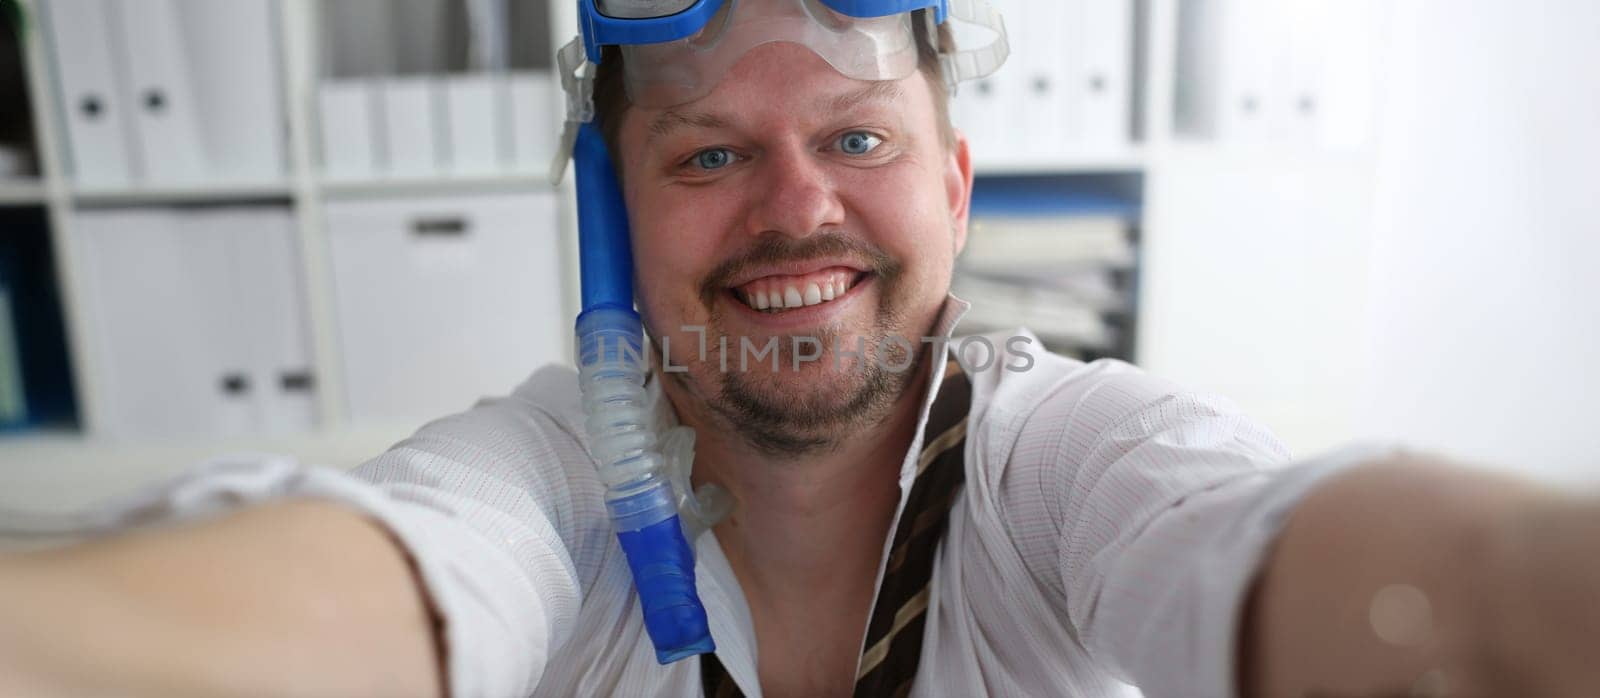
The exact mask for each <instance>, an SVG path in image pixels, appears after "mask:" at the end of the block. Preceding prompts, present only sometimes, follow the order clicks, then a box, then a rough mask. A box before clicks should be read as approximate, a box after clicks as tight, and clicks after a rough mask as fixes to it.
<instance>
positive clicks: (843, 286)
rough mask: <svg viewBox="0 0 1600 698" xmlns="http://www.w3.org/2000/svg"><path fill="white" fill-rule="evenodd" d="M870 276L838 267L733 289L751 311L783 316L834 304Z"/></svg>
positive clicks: (757, 282)
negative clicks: (808, 307)
mask: <svg viewBox="0 0 1600 698" xmlns="http://www.w3.org/2000/svg"><path fill="white" fill-rule="evenodd" d="M867 273H868V272H864V271H857V270H855V269H849V268H844V267H834V268H830V269H823V270H822V271H817V272H812V273H810V274H801V275H798V276H787V275H785V276H768V277H764V278H760V279H756V280H755V281H751V282H750V283H747V284H744V285H742V286H738V287H736V288H732V289H729V290H730V291H731V292H732V293H733V297H734V298H737V299H738V300H739V302H741V303H744V304H745V306H746V307H748V308H750V309H751V310H756V311H760V312H765V313H782V312H785V311H788V310H793V309H795V308H804V307H807V306H812V305H823V304H825V303H831V302H833V301H834V300H836V299H838V298H840V297H842V296H844V295H845V294H846V293H849V292H850V289H852V288H854V287H855V286H856V284H859V283H861V281H862V280H863V279H865V278H866V276H867Z"/></svg>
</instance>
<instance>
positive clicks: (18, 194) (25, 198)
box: [0, 179, 46, 206]
mask: <svg viewBox="0 0 1600 698" xmlns="http://www.w3.org/2000/svg"><path fill="white" fill-rule="evenodd" d="M45 199H46V194H45V190H44V185H43V184H41V183H39V182H38V181H36V180H29V179H15V180H13V179H0V206H28V205H33V204H42V203H44V202H45Z"/></svg>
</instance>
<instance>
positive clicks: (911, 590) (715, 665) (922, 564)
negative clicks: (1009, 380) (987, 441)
mask: <svg viewBox="0 0 1600 698" xmlns="http://www.w3.org/2000/svg"><path fill="white" fill-rule="evenodd" d="M971 404H972V383H971V382H970V381H968V380H967V376H966V374H965V373H963V372H962V371H961V368H960V365H959V364H958V363H956V362H955V361H950V362H949V363H947V364H946V366H945V377H944V383H943V385H942V386H941V387H940V388H939V395H938V397H937V398H935V399H934V401H933V407H932V408H931V409H930V410H929V412H928V424H927V427H926V428H925V429H924V430H923V435H924V442H923V447H922V452H921V453H920V454H918V456H917V477H916V480H915V481H914V482H913V483H912V485H911V495H910V496H909V497H907V498H906V506H905V511H903V512H901V514H900V520H899V522H898V523H897V524H896V525H895V529H894V545H893V546H892V547H891V548H890V552H889V562H888V565H887V566H886V567H885V568H884V572H883V583H882V585H880V586H879V587H878V601H877V603H876V604H874V605H873V608H872V618H871V619H870V620H869V621H868V622H867V643H866V648H865V650H864V651H862V653H861V664H860V669H859V670H858V671H857V672H856V690H855V696H856V698H876V697H878V696H885V697H891V696H892V697H895V698H898V697H899V696H904V695H907V694H908V693H910V692H911V682H912V680H913V679H915V678H916V675H917V661H918V659H920V658H921V656H922V632H923V624H924V621H925V619H926V618H927V615H928V602H929V600H930V599H929V598H928V593H929V591H928V583H929V582H930V581H931V580H932V579H933V558H934V553H935V552H937V551H938V548H939V541H940V540H941V539H943V538H944V531H945V527H946V525H947V524H948V523H949V520H950V505H951V504H953V503H954V502H955V498H956V495H957V494H958V493H959V492H960V491H961V485H962V483H963V482H965V480H966V471H965V466H964V463H963V460H964V458H963V452H964V451H965V447H966V443H967V412H968V410H969V409H970V407H971ZM700 679H701V685H702V687H703V688H704V689H705V695H706V696H707V698H742V696H743V695H744V693H743V692H742V691H740V690H739V686H738V685H737V684H736V683H734V680H733V677H732V676H729V675H728V670H727V668H725V667H723V666H722V662H720V661H718V660H717V656H716V655H715V654H703V655H700Z"/></svg>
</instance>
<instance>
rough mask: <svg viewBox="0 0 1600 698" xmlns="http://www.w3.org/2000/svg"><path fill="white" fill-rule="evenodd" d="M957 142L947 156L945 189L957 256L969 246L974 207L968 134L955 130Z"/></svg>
mask: <svg viewBox="0 0 1600 698" xmlns="http://www.w3.org/2000/svg"><path fill="white" fill-rule="evenodd" d="M955 135H956V141H955V144H954V145H952V146H951V147H950V148H949V149H948V152H947V153H946V155H945V165H944V187H945V196H946V197H948V202H949V204H950V226H951V228H952V229H953V230H955V235H956V239H955V243H956V244H955V248H956V254H957V255H960V254H961V250H963V249H965V248H966V246H967V223H968V213H970V211H971V206H972V153H971V151H970V150H969V149H968V147H967V134H965V133H962V132H961V130H960V129H955Z"/></svg>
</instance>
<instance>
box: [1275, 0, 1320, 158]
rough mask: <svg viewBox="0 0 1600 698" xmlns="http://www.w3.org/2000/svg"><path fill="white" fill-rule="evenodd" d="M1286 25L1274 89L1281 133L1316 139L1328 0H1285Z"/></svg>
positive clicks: (1301, 141) (1301, 140)
mask: <svg viewBox="0 0 1600 698" xmlns="http://www.w3.org/2000/svg"><path fill="white" fill-rule="evenodd" d="M1287 5H1288V11H1287V18H1288V19H1289V26H1288V27H1287V31H1285V32H1283V33H1282V34H1281V35H1282V36H1283V37H1285V38H1286V39H1287V40H1286V41H1285V40H1284V39H1279V42H1280V48H1279V53H1280V55H1283V65H1284V72H1283V74H1282V76H1281V78H1280V80H1281V82H1280V83H1279V84H1278V85H1277V89H1276V90H1275V91H1276V93H1277V101H1278V102H1279V103H1280V104H1281V109H1280V110H1279V113H1280V115H1281V120H1282V126H1281V128H1280V130H1281V132H1282V135H1283V137H1284V138H1285V139H1286V140H1288V141H1290V142H1293V143H1295V144H1297V145H1311V144H1314V143H1316V142H1318V141H1319V140H1320V138H1319V137H1320V131H1321V128H1320V126H1321V123H1322V113H1323V110H1324V109H1325V108H1326V106H1327V105H1325V104H1323V103H1322V97H1323V90H1322V84H1323V77H1322V71H1323V60H1324V54H1325V43H1324V42H1325V41H1326V38H1325V37H1326V36H1327V33H1328V32H1329V31H1332V30H1333V27H1332V25H1333V22H1331V21H1330V20H1331V19H1332V17H1331V14H1332V12H1331V11H1330V10H1331V9H1332V8H1330V7H1329V3H1327V2H1324V1H1323V0H1289V2H1288V3H1287Z"/></svg>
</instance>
